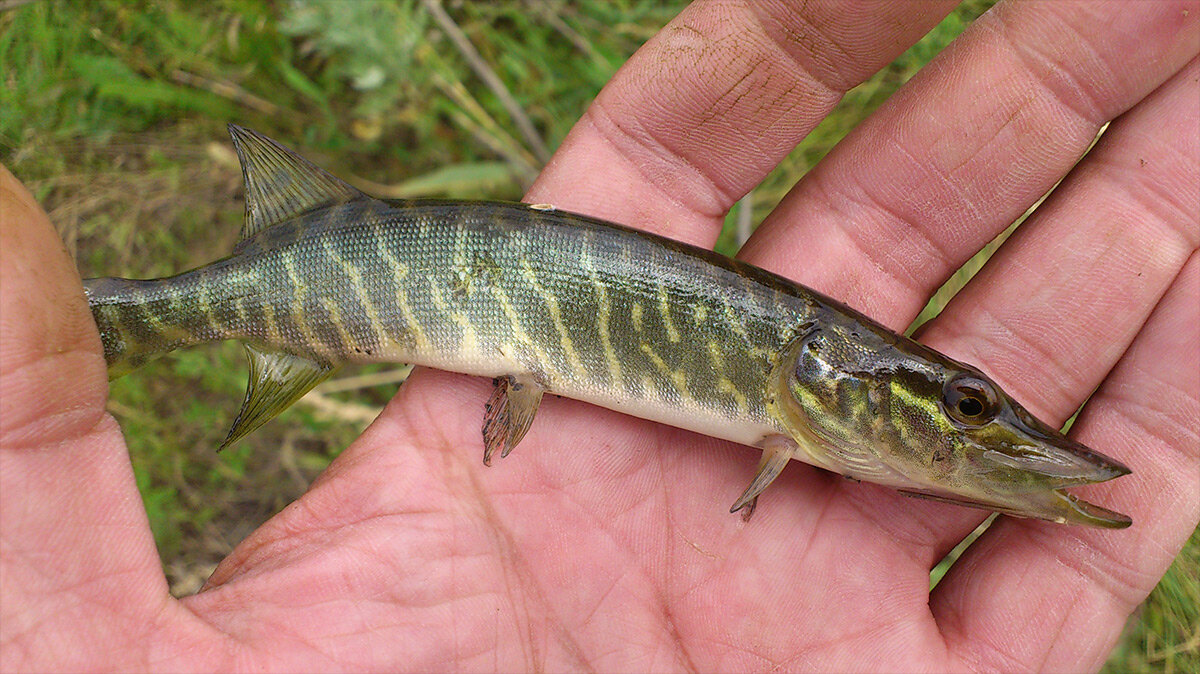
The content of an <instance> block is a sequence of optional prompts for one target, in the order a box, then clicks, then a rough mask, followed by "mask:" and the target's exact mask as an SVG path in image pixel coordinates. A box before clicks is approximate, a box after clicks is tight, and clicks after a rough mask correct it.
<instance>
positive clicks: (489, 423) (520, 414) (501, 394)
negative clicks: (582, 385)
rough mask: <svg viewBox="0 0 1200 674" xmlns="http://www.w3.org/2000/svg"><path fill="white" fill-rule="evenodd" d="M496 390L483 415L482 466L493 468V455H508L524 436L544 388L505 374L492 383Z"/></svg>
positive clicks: (529, 378) (528, 380) (529, 379)
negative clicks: (496, 453) (497, 453)
mask: <svg viewBox="0 0 1200 674" xmlns="http://www.w3.org/2000/svg"><path fill="white" fill-rule="evenodd" d="M495 384H496V388H495V389H494V390H493V391H492V397H491V398H489V399H488V401H487V406H486V408H485V410H486V411H485V412H484V415H483V465H485V466H490V465H492V454H494V453H495V452H496V451H497V450H499V452H500V458H502V459H503V458H504V457H506V456H508V453H509V452H511V451H512V449H513V447H516V446H517V443H518V442H520V441H521V438H523V437H525V433H526V432H527V431H528V430H529V425H530V424H532V423H533V417H534V415H535V414H537V409H538V405H539V404H541V402H542V394H543V393H545V392H546V389H544V388H542V385H541V384H539V383H537V382H536V381H534V379H533V378H532V377H529V376H523V375H521V376H513V375H508V376H504V377H500V378H498V379H496V380H495Z"/></svg>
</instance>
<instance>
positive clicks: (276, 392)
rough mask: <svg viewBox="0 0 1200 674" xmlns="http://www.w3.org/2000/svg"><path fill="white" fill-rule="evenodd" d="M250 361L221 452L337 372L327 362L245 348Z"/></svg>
mask: <svg viewBox="0 0 1200 674" xmlns="http://www.w3.org/2000/svg"><path fill="white" fill-rule="evenodd" d="M246 355H247V356H249V358H250V379H249V383H248V384H247V385H246V397H245V399H244V400H242V409H241V411H239V412H238V415H237V419H235V420H234V422H233V426H232V427H231V428H230V429H229V435H227V436H226V437H225V441H224V442H222V443H221V447H220V449H219V450H217V451H220V450H221V449H225V448H226V447H228V446H230V445H232V444H233V443H235V442H237V441H238V440H240V439H242V438H244V437H246V435H248V434H250V433H251V432H252V431H254V430H255V429H257V428H258V427H259V426H262V425H263V424H265V423H267V422H268V421H270V420H271V419H272V418H274V417H275V415H277V414H279V413H280V412H282V411H283V410H285V409H287V408H288V407H290V406H291V405H292V403H294V402H296V401H297V400H299V399H300V398H302V397H304V394H305V393H308V392H309V391H310V390H312V388H313V387H314V386H316V385H317V384H320V383H321V382H323V381H325V380H326V379H328V378H329V377H330V376H331V375H333V373H334V371H335V370H336V369H337V368H336V367H334V366H333V365H331V364H329V363H321V362H318V361H315V360H311V359H308V358H304V357H301V356H295V355H292V354H290V353H280V352H268V351H260V350H258V349H257V348H255V347H253V346H250V345H249V344H247V345H246Z"/></svg>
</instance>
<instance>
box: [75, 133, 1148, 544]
mask: <svg viewBox="0 0 1200 674" xmlns="http://www.w3.org/2000/svg"><path fill="white" fill-rule="evenodd" d="M230 132H231V134H232V135H233V141H234V145H235V147H236V148H237V153H238V157H239V158H240V160H241V164H242V174H243V177H244V179H245V183H246V222H245V227H244V231H243V236H242V240H241V242H240V243H239V244H238V245H237V247H236V248H235V249H234V251H233V254H232V255H230V256H229V257H226V258H224V259H221V260H218V261H216V262H213V263H212V264H209V265H206V266H204V267H201V268H199V269H195V270H192V271H189V272H186V273H183V274H180V275H178V276H173V277H171V278H165V279H157V280H148V281H141V280H130V279H117V278H100V279H90V280H88V281H86V282H85V287H86V290H87V296H88V302H89V304H90V305H91V309H92V313H93V316H94V317H95V320H96V325H97V326H98V327H99V329H100V336H101V338H102V340H103V343H104V357H105V359H106V360H107V362H108V368H109V374H110V376H111V377H118V376H121V375H123V374H125V373H127V372H129V371H130V370H133V369H134V368H136V367H138V366H139V365H141V364H142V363H145V362H146V361H147V360H149V359H150V358H153V357H155V356H158V355H160V354H163V353H166V352H168V351H171V350H172V349H176V348H179V347H183V346H188V345H192V344H198V343H201V342H209V341H214V340H224V339H236V340H239V341H241V342H242V343H243V344H244V345H245V347H246V352H247V354H248V355H249V357H250V383H249V387H248V390H247V392H246V398H245V401H244V402H243V403H242V409H241V412H240V413H239V415H238V417H237V420H236V421H235V422H234V424H233V428H232V429H231V430H230V432H229V436H228V438H227V439H226V440H225V443H224V445H222V446H223V447H224V446H227V445H229V444H230V443H232V442H234V441H236V440H238V439H239V438H241V437H243V436H245V435H246V434H247V433H249V432H251V431H253V430H254V429H256V428H258V427H259V426H261V425H262V424H263V423H265V422H266V421H267V420H269V419H270V418H271V417H273V416H275V415H276V414H278V413H279V412H280V411H281V410H283V409H284V408H286V407H287V406H289V405H291V404H292V403H293V402H295V401H296V400H297V399H299V398H300V397H301V396H303V395H304V394H305V393H306V392H307V391H308V390H309V389H311V388H312V387H313V386H315V385H317V384H318V383H320V382H321V381H322V380H324V379H326V378H328V377H329V376H330V375H331V374H332V373H333V372H334V371H336V370H337V369H338V367H340V366H341V365H343V364H345V363H358V362H373V361H400V362H408V363H415V364H420V365H428V366H431V367H435V368H441V369H445V370H452V371H455V372H464V373H467V374H473V375H482V376H485V377H492V378H494V379H495V382H496V388H495V391H494V392H493V394H492V396H491V399H490V401H489V402H488V403H487V406H486V412H485V414H484V421H483V444H484V455H483V457H484V458H483V460H484V463H489V462H490V460H491V457H492V456H493V455H495V454H496V453H497V452H498V453H499V454H500V456H505V455H507V454H508V452H509V451H511V450H512V448H513V447H514V446H515V445H516V444H517V443H519V442H520V441H521V438H522V437H524V435H525V432H526V431H527V430H528V429H529V426H530V423H531V422H532V421H533V418H534V414H535V413H536V412H537V408H538V404H539V402H540V401H541V398H542V395H543V394H544V393H546V392H550V393H555V394H557V395H561V396H566V397H569V398H575V399H578V400H583V401H587V402H590V403H594V404H596V405H600V406H602V407H607V408H609V409H613V410H618V411H621V412H625V413H627V414H631V415H634V416H637V417H642V418H645V419H652V420H655V421H660V422H662V423H665V424H670V425H672V426H677V427H680V428H685V429H690V430H693V431H697V432H700V433H704V434H707V435H712V436H715V437H718V438H724V439H727V440H732V441H734V442H739V443H744V444H747V445H754V446H756V447H759V448H761V449H762V450H763V454H762V460H761V463H760V465H759V470H758V474H757V475H756V477H755V478H754V480H753V482H752V483H751V484H750V486H749V488H747V489H746V491H745V493H744V494H742V496H741V497H740V498H738V499H737V501H736V503H734V505H733V508H732V510H733V511H737V510H740V509H742V508H745V507H747V506H753V504H754V502H755V499H756V498H757V496H758V495H759V494H760V493H761V492H762V491H763V490H764V489H765V488H766V487H767V485H769V484H770V483H771V481H772V480H774V479H775V477H776V476H777V475H779V473H780V471H782V470H783V467H784V466H785V465H786V464H787V462H788V460H789V459H797V460H799V461H804V462H806V463H810V464H813V465H815V466H820V467H821V468H825V469H828V470H831V471H834V472H837V473H841V474H843V475H846V476H848V477H852V478H855V479H859V480H866V481H868V482H875V483H878V484H883V485H887V486H889V487H894V488H896V489H898V490H900V491H902V492H903V493H906V494H911V495H919V496H925V497H930V498H934V499H938V500H944V501H950V502H953V503H959V504H963V505H970V506H976V507H980V508H988V509H992V510H997V511H1000V512H1003V513H1007V514H1010V515H1016V516H1020V517H1036V518H1041V519H1046V520H1053V521H1055V522H1071V523H1076V524H1089V525H1093V526H1101V527H1111V528H1120V527H1126V526H1129V524H1130V519H1129V518H1128V517H1126V516H1124V515H1122V514H1120V513H1116V512H1113V511H1110V510H1106V509H1104V508H1101V507H1099V506H1096V505H1093V504H1090V503H1087V502H1086V501H1083V500H1080V499H1078V498H1077V497H1075V496H1073V495H1071V494H1069V493H1067V492H1065V491H1063V488H1064V487H1070V486H1072V485H1082V484H1089V483H1094V482H1101V481H1104V480H1108V479H1111V478H1114V477H1117V476H1120V475H1124V474H1126V473H1128V472H1129V469H1127V468H1126V467H1125V466H1123V465H1121V464H1120V463H1118V462H1117V461H1114V460H1113V459H1110V458H1108V457H1106V456H1104V455H1102V454H1099V453H1097V452H1094V451H1092V450H1090V449H1088V448H1087V447H1084V446H1083V445H1080V444H1079V443H1077V442H1075V441H1073V440H1069V439H1067V438H1066V437H1064V436H1063V435H1062V434H1061V433H1059V432H1058V431H1057V430H1055V429H1053V428H1051V427H1050V426H1047V425H1046V424H1044V423H1042V422H1041V421H1038V420H1037V419H1035V418H1034V417H1033V416H1032V415H1030V414H1029V413H1028V412H1026V411H1025V410H1024V409H1023V408H1022V407H1021V406H1020V405H1018V404H1017V402H1016V401H1014V400H1013V399H1012V398H1010V397H1009V396H1008V395H1006V394H1005V393H1004V392H1003V391H1001V390H1000V388H999V387H998V386H997V385H996V384H995V383H994V382H992V381H991V380H990V379H988V377H987V375H985V374H984V373H982V372H980V371H979V370H978V369H976V368H974V367H972V366H970V365H966V364H964V363H959V362H956V361H954V360H951V359H950V358H947V357H946V356H943V355H942V354H940V353H938V352H936V351H933V350H932V349H930V348H928V347H926V346H923V345H921V344H919V343H917V342H914V341H912V340H910V339H907V338H905V337H903V336H900V335H897V334H895V333H893V332H891V331H889V330H887V329H886V328H884V327H883V326H881V325H879V324H878V323H876V322H875V321H873V320H871V319H870V318H867V317H866V316H863V315H861V314H859V313H857V312H855V311H853V310H851V309H849V308H848V307H846V306H844V305H842V304H840V303H838V302H836V301H834V300H832V299H829V298H828V297H825V296H823V295H821V294H819V293H816V292H813V291H812V290H809V289H807V288H805V287H803V286H800V285H798V284H796V283H793V282H791V281H789V280H787V279H785V278H782V277H780V276H777V275H775V274H772V273H770V272H767V271H764V270H762V269H759V268H757V267H753V266H751V265H748V264H745V263H742V262H738V261H736V260H732V259H729V258H726V257H723V256H721V255H718V254H716V253H713V252H712V251H709V250H703V249H700V248H695V247H692V246H688V245H685V244H683V243H679V242H677V241H672V240H670V239H665V238H662V237H658V236H654V235H652V234H647V233H645V232H640V231H637V230H634V229H629V228H626V227H622V226H620V225H616V224H612V223H609V222H604V221H602V220H597V219H595V218H590V217H587V216H583V215H576V214H572V213H565V212H562V211H558V210H556V209H555V208H554V207H552V206H546V205H527V204H515V203H485V202H459V201H382V200H379V199H373V198H371V197H369V196H367V195H365V194H363V193H361V192H359V191H358V190H356V189H354V188H353V187H351V186H349V185H347V184H346V183H344V182H342V181H341V180H338V179H337V178H335V177H333V176H331V175H329V174H328V173H325V172H324V171H322V170H320V169H318V168H317V167H316V166H314V165H312V164H310V163H309V162H307V161H306V160H304V159H302V158H301V157H299V156H297V155H295V154H293V153H292V152H291V151H289V150H287V149H286V148H284V147H282V146H280V145H278V144H276V143H275V142H273V141H271V140H270V139H268V138H266V137H264V136H262V135H260V134H257V133H255V132H253V131H250V130H247V129H243V128H240V127H237V126H232V125H231V126H230Z"/></svg>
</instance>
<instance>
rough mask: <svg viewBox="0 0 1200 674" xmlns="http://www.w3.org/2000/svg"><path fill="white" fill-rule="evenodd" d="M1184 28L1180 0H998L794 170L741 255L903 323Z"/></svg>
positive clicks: (1064, 165)
mask: <svg viewBox="0 0 1200 674" xmlns="http://www.w3.org/2000/svg"><path fill="white" fill-rule="evenodd" d="M1189 8H1191V9H1190V11H1189ZM1198 40H1200V7H1197V5H1196V3H1195V2H1157V3H1145V4H1139V5H1138V6H1137V11H1130V5H1128V4H1126V3H1115V2H1114V3H1104V2H1091V1H1083V2H1054V3H1021V2H1011V3H1001V4H999V5H997V6H996V7H994V8H993V9H992V10H991V11H989V12H988V13H987V14H985V15H984V16H983V17H981V18H980V19H979V20H977V21H976V22H975V23H974V24H972V25H971V26H970V28H968V29H967V31H966V32H965V33H964V34H963V35H962V36H960V37H959V39H958V40H956V41H955V42H954V43H953V44H952V45H951V46H950V47H949V48H947V49H946V50H945V51H944V52H943V53H942V54H940V55H939V56H938V57H937V58H936V59H934V61H933V62H931V63H930V64H929V65H928V66H927V67H926V68H924V69H923V70H922V71H921V72H920V73H919V74H918V75H917V76H916V77H915V78H913V80H912V81H911V82H909V83H908V84H906V85H905V86H904V87H903V88H902V89H901V90H900V92H898V93H897V94H896V95H895V96H893V97H892V99H891V100H889V101H888V103H887V104H886V105H885V106H884V107H883V108H881V109H880V110H879V111H877V112H876V113H875V114H873V115H872V116H871V118H870V119H869V120H868V121H867V122H866V123H864V124H863V125H861V126H860V127H859V128H858V129H856V130H855V131H854V132H853V133H852V134H851V135H850V136H848V137H847V138H846V139H845V140H844V141H843V142H842V143H840V144H839V145H838V146H837V148H835V149H834V151H833V152H831V153H830V154H829V156H827V157H826V158H825V160H823V161H822V162H821V163H820V164H819V165H818V166H817V167H816V168H815V169H814V170H813V171H812V172H810V173H809V174H808V175H807V176H805V178H804V180H802V181H801V182H800V183H799V184H798V185H797V186H796V188H795V189H794V190H793V191H792V193H790V194H789V195H788V196H787V197H786V198H785V199H784V201H783V202H782V203H781V204H780V206H779V207H778V208H777V209H776V210H775V212H774V213H772V214H771V215H770V216H769V217H768V218H767V220H766V221H765V222H764V223H763V225H762V226H761V227H759V229H758V231H757V232H755V234H754V236H753V237H751V239H750V241H749V242H748V243H747V245H746V247H745V248H744V249H743V251H742V257H743V258H744V259H746V260H748V261H751V262H754V263H755V264H758V265H760V266H764V267H766V268H768V269H772V270H774V271H779V272H782V273H783V274H784V275H786V276H789V277H792V278H795V279H797V280H800V281H801V282H803V283H805V284H806V285H809V286H811V287H814V288H816V289H817V290H821V291H823V292H826V293H828V294H830V295H832V296H834V297H837V298H841V299H844V300H846V301H848V302H849V304H851V305H852V306H854V307H856V308H858V309H860V310H863V311H865V312H866V313H867V314H869V315H871V316H872V317H874V318H876V319H879V320H882V321H883V322H884V323H886V324H888V325H890V326H892V327H894V328H897V329H898V328H902V327H904V326H906V325H907V324H908V322H909V321H911V320H912V318H913V317H914V316H916V314H917V312H918V311H919V310H920V309H921V307H922V306H923V305H924V304H925V301H926V299H927V298H928V297H929V295H930V294H931V293H932V292H933V290H934V289H936V288H937V287H938V286H939V285H941V283H942V282H943V281H944V280H945V279H946V278H947V276H948V275H949V274H950V273H952V272H953V271H954V270H955V269H957V268H958V267H959V265H961V264H962V263H963V262H964V261H965V260H966V259H967V258H969V257H970V256H971V255H972V254H974V253H975V252H976V251H978V250H979V249H980V248H981V247H982V246H983V244H985V243H986V242H987V241H989V240H991V239H992V238H993V237H994V236H996V235H997V234H998V233H999V232H1000V231H1001V230H1003V229H1004V228H1005V227H1006V226H1008V225H1009V223H1011V222H1013V221H1014V220H1015V219H1016V218H1017V217H1018V216H1020V215H1021V214H1022V213H1023V212H1024V211H1025V210H1027V209H1028V208H1029V207H1030V206H1031V205H1032V204H1033V203H1034V202H1035V201H1036V200H1037V199H1038V198H1039V197H1040V196H1041V195H1042V194H1044V193H1045V192H1046V191H1047V190H1049V189H1050V188H1051V187H1052V186H1053V185H1054V184H1055V183H1056V182H1057V181H1058V180H1059V179H1060V178H1061V177H1062V176H1063V175H1064V174H1065V173H1066V172H1067V171H1068V170H1069V169H1070V167H1071V166H1072V165H1073V164H1074V163H1075V161H1076V160H1077V159H1078V158H1079V157H1080V155H1082V154H1083V152H1084V151H1085V150H1086V149H1087V147H1088V145H1089V144H1090V143H1091V141H1092V139H1093V138H1094V137H1095V134H1096V132H1097V130H1098V129H1099V128H1100V126H1101V125H1102V124H1103V123H1104V122H1106V121H1108V120H1110V119H1112V118H1114V117H1116V116H1117V115H1119V114H1120V113H1121V112H1123V111H1125V110H1126V109H1128V108H1129V107H1131V106H1132V105H1134V104H1135V103H1136V102H1137V101H1139V100H1141V99H1142V98H1143V97H1144V96H1146V95H1147V94H1148V93H1150V92H1151V91H1153V90H1154V89H1155V88H1156V87H1157V86H1158V85H1159V84H1160V83H1162V82H1163V81H1165V80H1166V79H1167V78H1168V77H1170V76H1171V75H1172V74H1173V73H1174V72H1176V71H1177V70H1178V69H1179V68H1181V67H1182V66H1183V65H1184V64H1185V63H1187V61H1188V60H1190V59H1191V58H1192V57H1193V56H1194V55H1195V53H1196V49H1197V42H1198Z"/></svg>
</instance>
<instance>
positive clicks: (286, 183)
mask: <svg viewBox="0 0 1200 674" xmlns="http://www.w3.org/2000/svg"><path fill="white" fill-rule="evenodd" d="M229 135H230V136H232V137H233V147H234V149H235V150H237V156H238V161H239V162H241V165H242V180H243V181H244V183H245V187H246V220H245V224H243V225H242V240H243V241H245V240H246V239H248V238H250V237H252V236H254V235H255V234H257V233H259V232H260V231H262V230H263V229H266V228H267V227H270V226H271V225H273V224H275V223H278V222H282V221H284V220H288V219H289V218H292V217H295V216H297V215H300V214H301V213H304V212H305V211H309V210H312V209H313V208H315V207H317V206H321V205H323V204H328V203H338V202H346V201H351V200H354V199H357V198H362V197H365V196H366V195H364V194H363V193H362V192H360V191H358V190H357V189H355V188H354V187H351V186H350V185H349V184H347V183H346V182H345V181H343V180H341V179H340V178H336V177H334V176H333V175H331V174H329V173H327V172H326V171H324V170H322V169H321V168H318V167H317V166H316V165H315V164H313V163H312V162H310V161H308V160H307V159H305V158H304V157H301V156H300V155H298V154H296V153H295V152H292V151H291V150H289V149H287V148H286V147H284V146H282V145H280V144H279V143H276V142H275V141H273V140H271V139H270V138H267V137H266V136H264V135H262V134H261V133H258V132H257V131H251V130H250V129H246V128H243V127H240V126H238V125H236V124H230V125H229Z"/></svg>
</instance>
